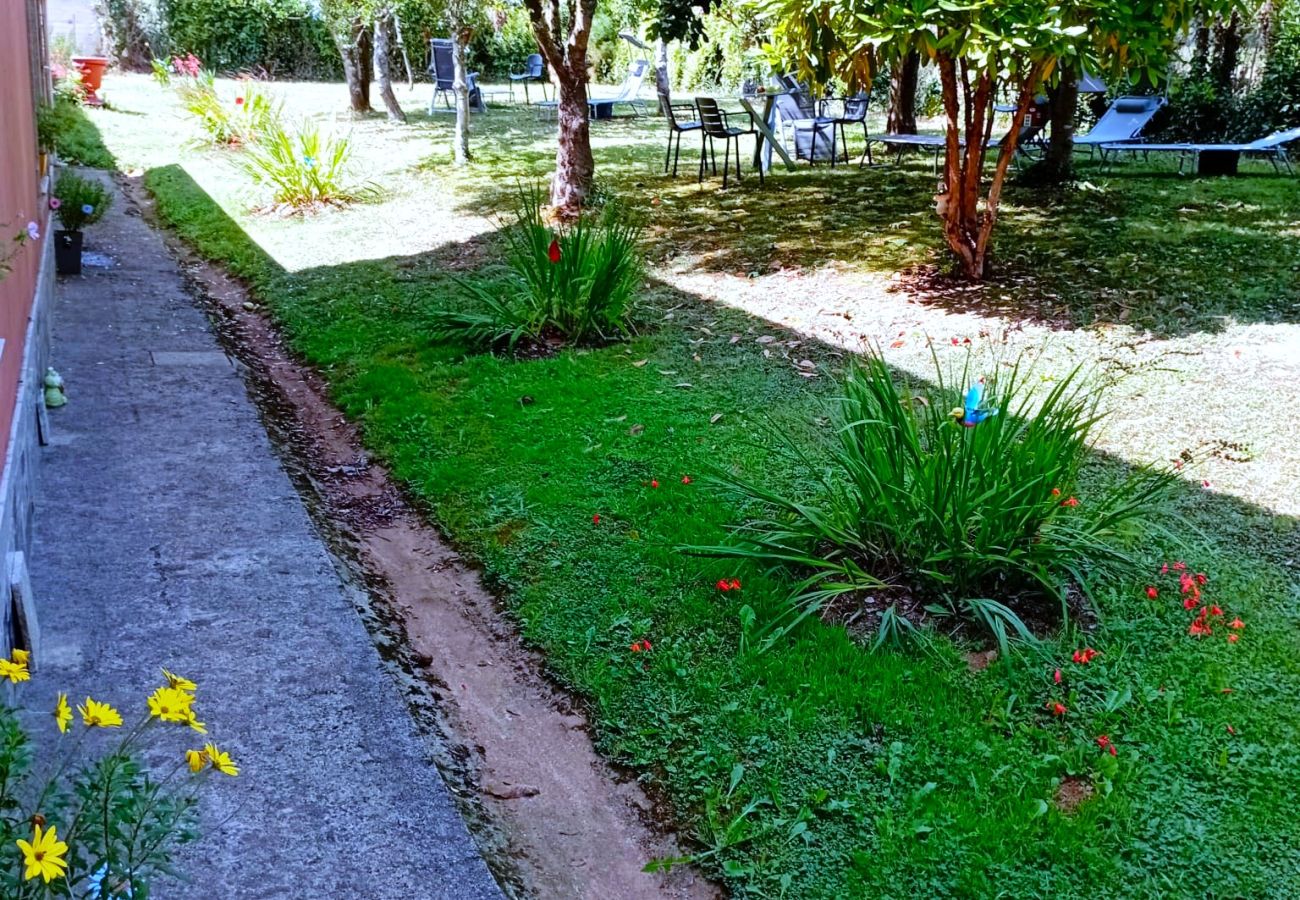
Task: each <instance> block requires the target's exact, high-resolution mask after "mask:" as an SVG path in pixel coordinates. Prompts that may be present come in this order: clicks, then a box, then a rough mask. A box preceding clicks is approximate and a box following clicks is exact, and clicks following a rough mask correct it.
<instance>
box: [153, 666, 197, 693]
mask: <svg viewBox="0 0 1300 900" xmlns="http://www.w3.org/2000/svg"><path fill="white" fill-rule="evenodd" d="M162 673H163V678H166V679H167V686H168V687H169V688H175V689H176V690H178V691H189V692H190V693H194V692H195V691H197V690H198V689H199V686H198V685H197V684H195V683H194V682H192V681H190V680H189V679H188V678H182V677H181V676H180V675H176V674H174V673H172V672H168V671H167V670H166V669H163V670H162Z"/></svg>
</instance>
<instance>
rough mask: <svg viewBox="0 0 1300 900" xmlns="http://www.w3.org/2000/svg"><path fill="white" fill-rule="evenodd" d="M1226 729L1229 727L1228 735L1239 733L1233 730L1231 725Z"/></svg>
mask: <svg viewBox="0 0 1300 900" xmlns="http://www.w3.org/2000/svg"><path fill="white" fill-rule="evenodd" d="M1226 727H1227V729H1228V734H1236V733H1237V729H1235V728H1233V727H1232V726H1231V725H1228V726H1226Z"/></svg>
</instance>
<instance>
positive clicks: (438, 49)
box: [429, 38, 487, 114]
mask: <svg viewBox="0 0 1300 900" xmlns="http://www.w3.org/2000/svg"><path fill="white" fill-rule="evenodd" d="M429 52H430V56H431V57H432V62H430V63H429V74H430V75H432V76H433V96H432V97H430V98H429V113H430V114H432V113H433V112H434V111H435V107H436V105H437V102H438V95H440V94H441V95H442V98H443V101H444V102H445V103H446V104H447V109H451V108H452V106H453V101H454V100H455V96H456V87H455V85H456V64H455V61H454V60H453V58H452V54H453V53H454V52H455V44H454V42H453V41H452V40H451V38H432V39H430V41H429ZM465 86H466V88H468V90H469V108H470V109H475V110H478V111H479V112H484V111H486V110H487V104H486V103H484V102H483V91H482V90H480V89H479V86H478V72H469V73H468V74H466V75H465Z"/></svg>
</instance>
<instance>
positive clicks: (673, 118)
mask: <svg viewBox="0 0 1300 900" xmlns="http://www.w3.org/2000/svg"><path fill="white" fill-rule="evenodd" d="M659 106H660V107H661V108H662V109H663V111H664V116H665V117H666V118H667V119H668V151H667V152H666V153H665V154H664V174H665V175H667V174H668V161H669V160H670V159H671V160H672V164H673V177H674V178H676V177H677V159H678V157H680V156H681V155H682V135H683V134H684V133H686V132H688V131H699V130H700V128H701V127H702V126H701V125H700V121H699V120H698V119H696V118H695V115H696V113H695V106H694V104H691V103H673V102H672V98H670V97H669V96H668V94H666V93H664V92H663V91H659ZM679 112H685V113H690V118H689V119H686V120H685V121H683V120H681V119H678V118H677V113H679ZM674 137H676V138H677V147H676V149H674V148H673V138H674Z"/></svg>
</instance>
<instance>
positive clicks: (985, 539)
mask: <svg viewBox="0 0 1300 900" xmlns="http://www.w3.org/2000/svg"><path fill="white" fill-rule="evenodd" d="M935 369H936V374H937V376H938V377H937V380H936V384H935V386H934V387H932V388H930V387H923V386H917V385H915V384H911V383H907V384H904V386H903V388H902V390H901V391H900V390H899V389H897V388H896V387H895V386H894V383H893V381H892V380H891V376H890V372H889V369H888V368H887V367H886V366H885V363H884V361H883V360H882V359H881V358H880V357H879V356H876V355H874V354H872V355H869V356H867V357H866V359H865V360H864V361H863V363H862V364H861V365H860V366H858V367H855V368H853V369H851V370H850V373H849V375H848V378H847V380H846V381H845V383H844V385H843V397H842V398H841V399H840V401H839V405H838V408H837V409H836V411H835V415H834V417H833V419H834V433H835V437H834V439H833V441H832V442H831V445H830V446H829V447H827V448H826V451H825V453H824V454H822V453H818V454H813V455H809V454H806V453H804V452H803V451H801V450H799V446H800V445H798V444H790V447H791V449H792V450H793V451H795V452H794V453H793V454H792V457H791V458H792V461H793V462H794V463H795V464H796V465H798V466H799V467H800V470H801V471H803V472H804V473H806V475H807V482H806V484H807V485H808V486H810V487H811V486H814V485H815V486H816V489H815V491H814V492H810V491H808V490H802V489H801V490H799V491H797V492H783V491H779V490H774V489H773V488H772V487H770V486H769V485H768V483H767V481H766V479H754V478H748V477H743V476H722V478H721V480H722V482H723V484H724V485H725V486H726V487H727V488H728V489H729V490H730V491H731V492H732V493H733V494H734V495H736V496H738V497H739V498H740V499H741V500H742V501H744V502H746V503H753V504H756V505H757V506H758V507H760V508H761V509H763V510H764V513H763V516H762V518H757V519H754V520H752V521H750V522H748V523H747V524H745V525H744V526H742V527H741V528H739V529H738V530H737V540H736V542H735V543H734V544H732V545H730V546H729V547H726V548H715V549H714V550H713V551H712V552H714V553H718V554H722V555H728V556H733V557H738V558H742V559H750V560H755V561H758V562H761V563H764V564H767V565H769V566H773V567H775V568H778V569H781V570H784V571H788V572H790V573H791V574H793V575H795V576H796V577H797V578H799V579H800V580H799V581H798V583H797V585H796V586H795V588H794V591H793V598H792V602H793V604H794V606H795V608H797V609H798V610H799V611H800V614H801V615H800V617H802V615H807V614H809V613H812V612H815V611H817V610H818V609H820V608H821V607H822V606H823V605H824V604H825V603H826V602H828V601H831V600H834V599H837V598H841V597H843V596H845V595H850V596H864V595H866V594H867V593H868V592H876V593H879V592H881V591H882V590H883V592H884V595H885V596H886V597H888V596H889V591H890V589H889V587H888V586H890V585H892V586H894V587H895V588H896V589H897V588H901V589H902V590H903V591H904V592H908V593H910V600H911V601H913V602H914V604H915V605H916V606H917V607H919V606H921V605H922V604H932V605H936V604H937V605H938V607H939V608H940V609H941V611H942V613H943V614H945V615H949V614H956V615H961V616H964V617H965V618H966V619H968V620H973V621H975V622H976V623H977V624H980V625H983V626H985V627H987V628H988V629H989V630H990V631H992V632H993V633H994V635H996V636H997V637H998V639H999V642H1001V643H1005V641H1006V637H1007V632H1006V629H1007V628H1014V629H1015V630H1016V631H1017V632H1019V633H1020V635H1021V636H1022V637H1027V636H1028V635H1027V633H1026V632H1025V629H1024V626H1023V625H1022V624H1021V622H1020V620H1019V619H1018V618H1017V616H1016V614H1015V613H1014V612H1013V611H1012V609H1011V607H1012V606H1014V605H1017V604H1018V603H1024V602H1025V601H1031V602H1032V601H1034V600H1038V599H1041V598H1044V597H1046V598H1051V599H1052V600H1054V601H1056V602H1057V603H1059V604H1060V606H1061V609H1062V612H1063V613H1064V611H1065V601H1066V595H1067V591H1068V590H1069V589H1070V587H1071V586H1072V585H1074V586H1079V587H1086V585H1087V583H1088V577H1089V574H1090V573H1093V572H1095V571H1096V570H1097V569H1098V567H1101V566H1107V565H1114V564H1119V565H1121V566H1125V567H1127V568H1128V569H1129V570H1130V572H1131V571H1132V570H1133V569H1135V568H1136V566H1137V563H1136V562H1135V560H1133V558H1132V557H1131V556H1130V555H1129V553H1128V552H1127V551H1126V550H1125V549H1124V548H1123V546H1122V544H1121V540H1122V539H1123V538H1124V537H1126V536H1132V535H1133V534H1135V533H1137V532H1138V531H1139V529H1140V528H1141V527H1142V526H1148V527H1149V526H1150V525H1151V524H1153V523H1158V521H1159V518H1160V516H1161V514H1162V512H1163V506H1164V502H1165V501H1166V500H1167V499H1168V498H1169V496H1170V495H1171V492H1172V490H1173V486H1174V483H1175V477H1176V476H1175V475H1174V474H1173V473H1172V472H1154V471H1147V470H1138V471H1137V472H1136V473H1135V474H1134V475H1133V476H1131V477H1130V478H1129V479H1127V480H1126V481H1124V482H1123V483H1121V484H1118V485H1116V486H1115V487H1113V488H1111V489H1110V490H1107V491H1103V492H1100V493H1098V494H1097V495H1094V496H1086V497H1084V498H1082V500H1079V499H1077V498H1075V497H1074V492H1075V490H1076V488H1077V482H1078V476H1079V470H1080V468H1081V466H1082V465H1083V462H1084V460H1085V458H1086V457H1087V455H1088V453H1089V437H1090V434H1091V432H1092V429H1093V426H1094V425H1095V424H1096V423H1097V421H1098V419H1099V413H1098V402H1099V395H1098V393H1097V392H1096V391H1092V390H1089V389H1088V388H1087V387H1086V386H1084V384H1083V382H1082V380H1081V379H1080V378H1079V377H1078V371H1077V370H1076V371H1075V372H1072V373H1070V374H1069V375H1067V376H1066V377H1064V378H1062V379H1060V380H1059V381H1058V382H1056V383H1055V384H1054V385H1053V386H1052V387H1051V388H1050V389H1049V390H1046V391H1042V392H1040V391H1034V390H1032V389H1031V388H1029V387H1028V385H1027V382H1028V380H1029V378H1030V376H1031V374H1032V373H1029V372H1025V371H1022V369H1021V367H1020V365H1018V364H1017V365H1016V366H1015V367H1013V368H1011V369H1009V370H1008V371H1007V372H1006V373H1005V374H1002V375H1000V376H998V377H997V378H996V379H995V380H994V381H992V382H991V383H990V385H989V387H988V390H987V392H986V394H985V398H986V403H987V406H988V407H990V408H993V409H1001V410H1002V412H1001V414H995V415H992V416H990V417H988V418H986V419H985V420H984V421H982V422H980V423H979V424H977V425H975V426H974V427H963V426H962V425H960V424H958V423H957V421H956V420H955V419H954V417H953V416H951V415H950V414H949V410H950V409H952V407H953V405H954V403H955V404H956V405H957V407H958V409H957V410H955V411H954V412H956V413H957V414H958V416H960V413H961V410H960V407H961V401H962V397H961V394H959V393H956V392H954V391H952V390H949V389H948V388H947V387H946V386H945V384H944V378H943V372H942V370H941V369H940V367H939V366H938V363H937V360H936V365H935ZM969 374H970V373H969V372H963V373H962V381H963V382H966V381H968V380H969ZM823 456H824V457H825V458H826V459H829V464H825V463H823ZM883 637H885V635H884V634H882V638H883Z"/></svg>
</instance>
